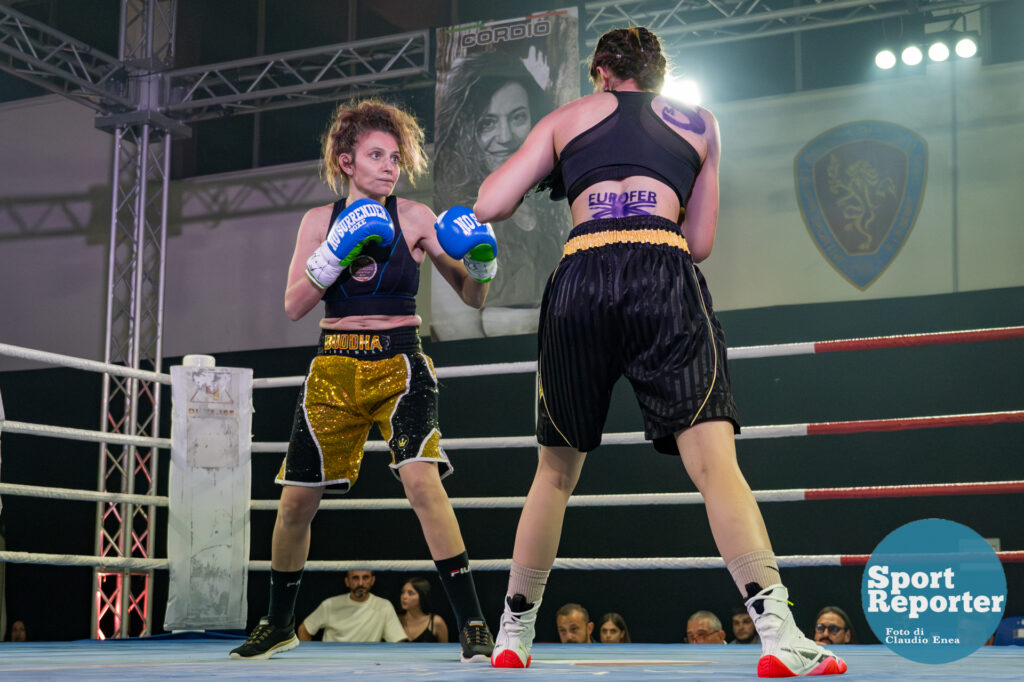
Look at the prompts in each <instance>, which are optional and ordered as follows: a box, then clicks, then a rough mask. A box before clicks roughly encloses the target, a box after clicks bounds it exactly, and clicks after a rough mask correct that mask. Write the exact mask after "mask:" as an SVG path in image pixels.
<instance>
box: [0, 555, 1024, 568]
mask: <svg viewBox="0 0 1024 682" xmlns="http://www.w3.org/2000/svg"><path fill="white" fill-rule="evenodd" d="M869 556H870V555H867V554H794V555H790V556H778V557H776V560H777V561H778V564H779V566H781V567H783V568H799V567H811V566H862V565H864V564H865V563H867V561H868V558H869ZM996 556H997V557H999V559H1000V560H1001V561H1003V562H1022V561H1024V551H1009V552H996ZM0 561H6V562H9V563H14V564H45V565H49V566H95V567H100V568H118V569H143V570H151V569H165V568H167V559H122V558H115V557H98V556H81V555H74V554H36V553H31V552H0ZM469 563H470V567H471V568H472V569H473V570H474V571H507V570H509V568H510V567H511V566H512V560H511V559H471V560H470V562H469ZM724 566H725V562H724V561H723V560H722V558H721V557H639V558H632V557H616V558H583V557H579V558H576V557H571V558H560V559H555V563H554V565H553V566H552V568H561V569H570V570H577V571H623V570H628V571H636V570H650V569H672V570H682V569H691V568H701V569H703V568H722V567H724ZM435 568H436V566H435V565H434V562H433V561H429V560H374V561H307V562H306V564H305V568H304V570H307V571H356V570H370V571H417V572H419V571H431V570H434V569H435ZM249 570H250V571H269V570H270V562H269V561H266V560H263V561H250V562H249Z"/></svg>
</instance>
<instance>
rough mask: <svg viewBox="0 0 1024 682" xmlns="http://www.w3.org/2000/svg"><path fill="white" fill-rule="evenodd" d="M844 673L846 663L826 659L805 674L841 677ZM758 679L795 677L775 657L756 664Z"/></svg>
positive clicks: (769, 657)
mask: <svg viewBox="0 0 1024 682" xmlns="http://www.w3.org/2000/svg"><path fill="white" fill-rule="evenodd" d="M845 672H846V663H845V662H843V661H840V660H838V659H835V658H826V659H825V660H824V661H822V662H821V663H819V664H818V666H817V667H816V668H814V669H813V670H811V671H810V672H808V673H807V675H808V676H811V675H842V674H843V673H845ZM757 676H758V677H797V674H796V673H795V672H793V671H792V670H790V669H789V666H787V665H786V664H785V663H783V662H782V661H780V660H779V659H778V658H776V657H775V656H762V657H761V660H759V661H758V662H757Z"/></svg>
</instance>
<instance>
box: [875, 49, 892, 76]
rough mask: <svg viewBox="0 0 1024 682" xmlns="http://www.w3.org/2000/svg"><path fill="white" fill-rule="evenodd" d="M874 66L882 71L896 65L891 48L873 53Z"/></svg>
mask: <svg viewBox="0 0 1024 682" xmlns="http://www.w3.org/2000/svg"><path fill="white" fill-rule="evenodd" d="M875 66H877V67H878V68H880V69H882V70H883V71H888V70H889V69H891V68H892V67H894V66H896V55H895V54H894V53H893V51H892V50H881V51H880V52H879V53H878V54H876V55H875Z"/></svg>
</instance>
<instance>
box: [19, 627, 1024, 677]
mask: <svg viewBox="0 0 1024 682" xmlns="http://www.w3.org/2000/svg"><path fill="white" fill-rule="evenodd" d="M235 641H237V640H234V641H225V640H223V639H215V638H203V639H179V640H161V639H160V638H159V637H157V638H147V639H145V640H139V639H136V640H106V641H103V642H99V641H82V642H70V643H32V644H11V643H7V642H4V643H3V645H2V646H3V648H2V651H3V655H2V658H0V675H3V676H5V678H6V677H7V676H8V675H9V676H10V679H74V680H97V681H101V682H107V681H108V680H110V679H146V680H200V679H212V678H216V679H222V680H280V679H302V680H306V679H310V680H359V679H372V680H393V681H395V682H397V681H399V680H402V681H407V680H436V681H439V682H441V681H443V682H462V681H465V682H469V681H470V680H513V679H515V680H527V679H528V680H560V681H561V680H565V681H566V682H573V681H579V680H590V681H596V680H659V679H676V680H678V679H685V680H694V681H695V682H696V681H698V680H715V681H716V682H717V681H718V680H730V681H731V680H750V679H757V678H756V676H755V672H754V670H755V668H756V667H757V658H758V656H759V655H760V652H761V647H760V646H757V645H750V644H746V645H744V644H740V645H725V646H721V645H718V646H716V645H713V644H536V645H534V648H533V665H531V666H530V667H529V668H526V669H525V670H523V669H507V668H492V667H491V666H490V665H487V664H482V663H475V664H465V663H459V662H458V658H459V648H458V647H459V645H458V644H385V643H380V644H342V643H330V644H324V643H323V642H304V643H303V644H302V646H300V647H299V648H297V649H294V650H292V651H289V652H288V653H286V654H282V655H280V656H276V657H274V658H271V659H269V660H262V661H242V660H231V659H229V658H228V657H227V654H226V652H227V648H228V647H230V646H233V645H234V643H235ZM830 648H832V649H833V650H834V651H835V652H836V654H837V655H839V656H841V657H842V658H843V659H844V660H846V662H847V663H848V664H849V666H850V669H849V671H848V672H847V673H846V674H845V675H843V676H841V677H838V678H835V679H839V680H881V679H890V680H891V679H900V680H969V679H976V680H1019V679H1020V665H1021V659H1022V653H1021V650H1020V649H1019V648H1018V647H984V648H983V649H982V650H980V651H978V652H976V653H974V654H972V655H970V656H968V657H967V658H964V659H961V660H959V661H954V662H952V663H946V664H943V665H931V666H930V665H925V664H922V663H914V662H912V661H908V660H906V659H904V658H901V657H900V656H897V655H896V654H894V653H893V652H891V651H889V650H888V649H886V648H885V647H883V646H882V645H846V646H835V647H830ZM827 679H833V678H827Z"/></svg>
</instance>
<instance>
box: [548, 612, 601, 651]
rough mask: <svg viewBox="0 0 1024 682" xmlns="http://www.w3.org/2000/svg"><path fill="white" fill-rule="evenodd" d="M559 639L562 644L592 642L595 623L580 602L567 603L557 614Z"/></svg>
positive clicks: (556, 622)
mask: <svg viewBox="0 0 1024 682" xmlns="http://www.w3.org/2000/svg"><path fill="white" fill-rule="evenodd" d="M555 625H556V626H557V627H558V639H559V641H561V642H562V644H590V643H591V642H592V641H593V640H592V639H590V635H591V634H592V633H593V632H594V623H593V622H592V621H591V620H590V613H589V612H588V611H587V610H586V609H585V608H583V607H582V606H580V605H579V604H566V605H565V606H563V607H562V608H560V609H558V613H556V614H555Z"/></svg>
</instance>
